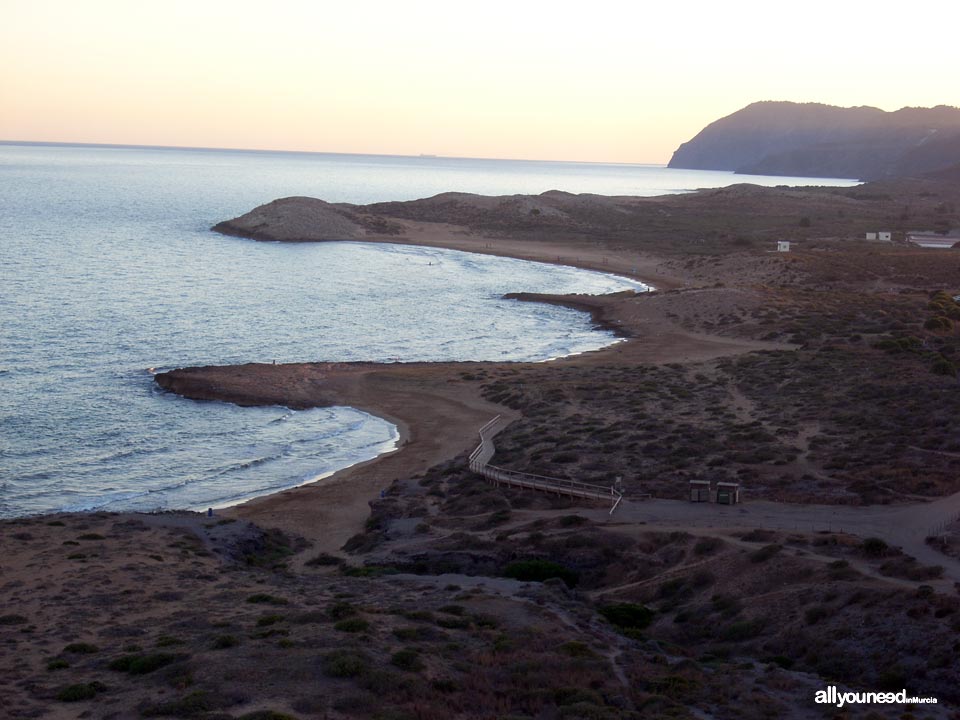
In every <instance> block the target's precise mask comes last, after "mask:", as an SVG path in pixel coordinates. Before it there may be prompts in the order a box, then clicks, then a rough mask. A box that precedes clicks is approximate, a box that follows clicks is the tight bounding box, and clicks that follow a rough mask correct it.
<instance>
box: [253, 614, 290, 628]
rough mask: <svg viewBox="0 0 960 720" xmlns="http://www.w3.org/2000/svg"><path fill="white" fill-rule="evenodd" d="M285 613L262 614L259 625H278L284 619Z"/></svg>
mask: <svg viewBox="0 0 960 720" xmlns="http://www.w3.org/2000/svg"><path fill="white" fill-rule="evenodd" d="M284 619H285V618H284V616H283V615H276V614H273V615H261V616H260V617H259V618H257V627H267V626H268V625H276V624H277V623H278V622H283V621H284Z"/></svg>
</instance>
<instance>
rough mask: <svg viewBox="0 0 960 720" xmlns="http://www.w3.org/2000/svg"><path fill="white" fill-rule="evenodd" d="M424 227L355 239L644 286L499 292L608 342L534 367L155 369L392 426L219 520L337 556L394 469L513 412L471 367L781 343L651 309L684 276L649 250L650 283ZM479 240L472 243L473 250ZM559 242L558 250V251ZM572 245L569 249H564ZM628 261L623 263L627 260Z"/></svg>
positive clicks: (703, 355) (447, 451) (634, 263)
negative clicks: (365, 450) (348, 459)
mask: <svg viewBox="0 0 960 720" xmlns="http://www.w3.org/2000/svg"><path fill="white" fill-rule="evenodd" d="M440 232H441V231H440V229H438V228H437V227H435V226H433V227H430V228H429V229H428V231H427V232H426V233H425V234H424V235H422V236H419V237H410V236H405V237H402V238H399V237H391V238H380V237H371V238H365V239H363V240H361V241H360V242H390V243H393V244H407V245H421V246H426V247H440V248H444V249H451V250H460V251H466V252H481V253H485V254H492V255H500V256H504V257H512V258H515V259H522V260H533V261H538V262H548V263H551V264H563V265H567V266H570V267H576V268H580V269H586V270H594V271H598V272H608V273H610V274H616V275H622V276H624V277H628V278H630V279H634V280H638V281H640V282H642V283H643V284H645V285H646V286H647V287H650V288H651V290H650V291H647V292H639V293H637V292H635V291H632V290H629V291H622V292H618V293H612V294H608V295H549V294H536V293H509V294H507V295H505V297H509V298H513V299H517V300H519V301H523V302H542V303H547V304H556V305H561V306H565V307H571V308H574V309H577V310H580V311H582V312H587V313H589V314H590V316H591V319H592V321H593V322H594V323H595V324H596V325H597V326H599V327H602V328H604V329H607V330H609V331H611V332H613V333H614V334H615V336H616V337H617V338H618V339H619V341H618V342H613V343H611V344H609V345H606V346H604V347H602V348H599V349H597V350H592V351H586V352H582V353H577V354H574V355H568V356H564V357H560V358H553V359H549V360H546V361H541V362H538V363H523V362H509V363H500V362H494V361H464V362H414V363H390V364H378V363H373V362H357V363H293V364H284V365H261V364H245V365H234V366H219V367H204V368H181V369H178V370H174V371H170V372H167V373H160V374H158V375H157V376H156V377H155V381H156V382H157V384H158V385H160V386H161V387H163V388H165V389H167V390H168V391H172V392H175V393H177V394H179V395H181V396H183V397H187V398H189V399H195V400H219V401H225V402H232V403H234V404H237V405H241V406H250V405H269V404H282V405H286V406H288V407H291V408H293V409H303V408H307V407H322V406H329V405H334V404H336V405H346V406H349V407H353V408H356V409H358V410H361V411H363V412H368V413H370V414H372V415H375V416H377V417H380V418H383V419H385V420H387V421H388V422H391V423H392V424H394V425H395V426H396V427H397V428H398V432H399V434H400V439H399V440H398V443H397V448H396V449H395V450H393V451H391V452H387V453H382V454H380V455H378V456H377V457H375V458H372V459H370V460H367V461H363V462H360V463H357V464H354V465H351V466H349V467H347V468H342V469H341V470H338V471H336V472H334V473H333V474H331V475H329V476H327V477H325V478H321V479H319V480H316V481H312V482H309V483H305V484H302V485H298V486H296V487H293V488H289V489H286V490H281V491H279V492H273V493H269V494H265V495H261V496H258V497H254V498H252V499H250V500H247V501H245V502H242V503H239V504H234V505H230V506H229V507H228V508H226V509H224V510H223V511H222V514H224V515H226V516H228V517H236V518H241V519H245V520H249V521H252V522H255V523H258V524H265V525H267V526H271V527H279V528H281V529H283V530H287V531H291V532H293V533H296V534H299V535H301V536H304V537H306V538H308V539H309V540H311V541H313V543H314V548H316V549H320V550H322V551H324V552H329V553H337V552H339V551H340V548H341V547H342V545H343V544H344V543H345V542H346V541H347V540H348V539H349V538H350V537H351V536H352V535H353V534H355V533H357V532H359V531H361V530H362V527H363V523H364V522H365V520H366V518H367V517H368V516H369V502H370V501H371V500H374V499H375V498H377V497H378V495H379V493H380V491H382V490H385V489H386V488H387V487H389V485H390V483H391V482H392V481H393V480H394V479H396V478H400V477H403V476H406V477H412V476H416V475H418V474H420V473H423V472H425V471H426V470H428V469H429V468H430V467H433V466H435V465H437V464H439V463H441V462H444V461H448V460H451V459H453V458H454V457H456V456H457V455H459V454H460V453H463V452H467V451H469V450H470V449H472V448H473V446H474V444H475V442H476V431H477V430H478V429H479V428H480V427H481V426H482V425H483V424H484V423H486V422H487V421H488V420H489V419H490V418H491V417H493V416H495V415H498V414H499V415H502V416H504V417H505V418H507V419H509V420H511V421H512V420H513V419H515V418H516V417H519V413H518V412H516V411H513V410H511V409H509V408H507V407H505V406H502V405H498V404H496V403H491V402H489V401H486V400H484V399H483V398H482V395H481V392H480V388H479V386H478V385H475V384H473V383H471V382H469V381H464V380H463V379H462V375H464V374H467V375H472V373H473V372H475V371H476V370H478V369H497V368H503V367H511V368H515V369H517V368H522V367H524V366H526V365H534V364H536V365H543V364H547V363H549V364H553V365H563V364H577V365H582V364H587V365H597V364H627V363H635V362H641V363H642V362H646V363H657V364H663V363H671V362H692V361H697V360H709V359H713V358H716V357H722V356H728V355H732V354H739V353H742V352H750V351H752V350H764V349H767V350H769V349H792V348H793V347H794V346H790V345H785V344H783V343H771V342H761V341H747V340H738V339H735V338H727V337H722V336H707V335H703V334H699V333H694V332H691V331H689V330H685V329H683V328H681V327H680V326H679V325H677V324H676V323H675V322H673V321H672V320H670V319H668V318H667V317H666V312H665V310H664V309H663V308H661V307H659V305H660V303H657V306H658V307H656V308H653V307H651V304H649V303H648V304H645V303H644V301H645V300H649V299H651V298H658V299H662V298H663V297H664V296H665V295H668V294H673V293H672V292H667V293H664V292H663V291H656V290H653V289H652V288H653V287H654V282H655V285H656V287H659V288H665V289H667V290H668V291H673V292H676V291H680V292H683V291H682V290H680V288H684V287H688V288H689V283H688V282H687V281H685V280H684V279H682V278H680V277H677V276H671V275H667V274H665V273H664V272H663V270H662V269H661V268H660V266H659V261H658V260H657V259H656V258H654V257H652V256H649V255H647V256H644V258H643V263H642V267H644V268H647V269H650V270H651V272H652V274H653V275H654V276H655V277H656V280H655V281H653V280H651V278H650V277H646V276H644V277H638V276H636V275H632V274H631V272H630V270H638V269H639V268H640V267H641V263H640V261H639V259H638V258H634V257H631V258H626V259H624V258H621V259H619V260H617V261H615V262H610V258H609V255H607V254H605V253H604V252H603V251H600V250H597V249H593V251H592V252H591V253H588V252H586V251H584V252H582V253H581V254H579V255H577V254H571V251H570V249H569V248H567V249H566V254H559V253H556V252H555V251H556V250H557V249H558V248H557V246H553V245H550V246H546V245H540V244H538V246H537V247H536V248H530V247H518V245H523V243H519V242H518V241H511V240H509V239H497V238H488V237H485V236H479V237H477V236H473V235H470V236H467V237H462V236H453V235H452V234H449V235H447V236H446V240H447V241H446V242H441V240H442V238H441V236H440V234H439V233H440ZM478 245H482V247H478ZM560 249H561V250H562V248H560ZM575 250H577V251H578V252H579V248H577V249H575ZM627 266H631V267H627Z"/></svg>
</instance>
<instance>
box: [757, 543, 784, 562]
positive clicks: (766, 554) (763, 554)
mask: <svg viewBox="0 0 960 720" xmlns="http://www.w3.org/2000/svg"><path fill="white" fill-rule="evenodd" d="M782 549H783V546H782V545H778V544H777V543H772V544H770V545H764V546H763V547H762V548H760V549H759V550H755V551H754V552H752V553H750V562H755V563H762V562H766V561H767V560H769V559H770V558H772V557H773V556H774V555H776V554H777V553H778V552H780V551H781V550H782Z"/></svg>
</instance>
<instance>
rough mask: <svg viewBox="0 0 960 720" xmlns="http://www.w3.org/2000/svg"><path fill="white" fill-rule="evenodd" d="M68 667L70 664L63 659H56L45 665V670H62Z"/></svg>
mask: <svg viewBox="0 0 960 720" xmlns="http://www.w3.org/2000/svg"><path fill="white" fill-rule="evenodd" d="M68 667H70V663H68V662H67V661H66V660H64V659H63V658H57V659H55V660H51V661H50V662H48V663H47V670H64V669H66V668H68Z"/></svg>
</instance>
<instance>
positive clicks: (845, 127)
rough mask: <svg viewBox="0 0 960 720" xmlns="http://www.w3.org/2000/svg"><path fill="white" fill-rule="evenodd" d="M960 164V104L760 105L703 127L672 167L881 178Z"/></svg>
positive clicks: (805, 175)
mask: <svg viewBox="0 0 960 720" xmlns="http://www.w3.org/2000/svg"><path fill="white" fill-rule="evenodd" d="M957 162H960V109H958V108H954V107H947V106H944V105H940V106H937V107H935V108H903V109H901V110H897V111H896V112H884V111H883V110H879V109H877V108H871V107H856V108H840V107H834V106H831V105H821V104H817V103H804V104H799V103H791V102H759V103H753V104H752V105H748V106H747V107H745V108H743V109H742V110H738V111H737V112H735V113H733V114H732V115H728V116H727V117H725V118H721V119H720V120H717V121H716V122H713V123H711V124H710V125H708V126H707V127H706V128H704V129H703V130H702V131H701V132H700V133H699V134H698V135H697V136H696V137H694V138H693V139H692V140H690V141H689V142H686V143H684V144H683V145H681V146H680V147H679V148H678V149H677V151H676V152H675V153H674V154H673V158H672V159H671V160H670V164H669V167H672V168H688V169H699V170H733V171H734V172H737V173H749V174H755V175H795V176H800V177H843V178H860V179H867V180H875V179H881V178H886V177H896V176H902V175H919V174H923V173H927V172H931V171H934V170H938V169H940V168H944V167H948V166H950V165H952V164H954V163H957Z"/></svg>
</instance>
